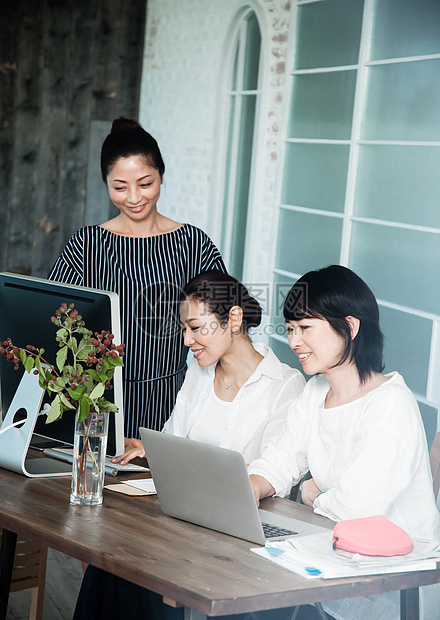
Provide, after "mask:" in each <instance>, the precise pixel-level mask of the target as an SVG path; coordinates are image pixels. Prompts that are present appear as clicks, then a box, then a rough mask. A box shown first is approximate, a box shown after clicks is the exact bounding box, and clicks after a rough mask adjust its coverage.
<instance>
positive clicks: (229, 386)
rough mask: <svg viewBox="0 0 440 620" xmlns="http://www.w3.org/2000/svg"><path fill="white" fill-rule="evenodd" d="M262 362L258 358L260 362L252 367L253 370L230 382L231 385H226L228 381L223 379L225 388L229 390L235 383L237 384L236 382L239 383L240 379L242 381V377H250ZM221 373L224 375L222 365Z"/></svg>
mask: <svg viewBox="0 0 440 620" xmlns="http://www.w3.org/2000/svg"><path fill="white" fill-rule="evenodd" d="M259 363H260V360H258V362H257V363H256V365H255V366H254V367H253V368H252V370H251V372H250V373H249V374H247V375H243V376H242V377H238V378H237V379H235V381H234V382H233V383H230V384H229V385H226V383H225V382H224V380H223V385H224V386H225V390H229V388H231V387H232V386H233V385H235V384H236V383H238V381H240V380H241V379H248V378H249V377H250V376H251V375H252V374H253V372H254V371H255V369H256V368H257V366H258V364H259ZM220 374H221V375H222V376H223V370H222V367H221V366H220Z"/></svg>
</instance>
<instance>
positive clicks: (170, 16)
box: [140, 0, 290, 283]
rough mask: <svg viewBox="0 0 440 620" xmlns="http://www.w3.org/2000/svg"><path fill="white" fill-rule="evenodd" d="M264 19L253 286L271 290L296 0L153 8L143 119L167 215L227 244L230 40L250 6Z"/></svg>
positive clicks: (186, 0) (209, 0) (188, 1)
mask: <svg viewBox="0 0 440 620" xmlns="http://www.w3.org/2000/svg"><path fill="white" fill-rule="evenodd" d="M246 6H251V7H253V8H254V9H255V10H256V13H257V15H258V17H259V18H260V24H261V28H262V36H263V50H264V51H263V70H264V81H263V85H262V91H263V96H262V101H263V106H262V110H261V115H260V118H259V124H258V130H259V139H258V142H257V144H258V158H257V160H258V162H259V163H258V175H257V178H256V182H255V191H254V195H253V200H252V204H251V208H250V212H249V217H250V231H251V233H250V234H251V236H252V239H251V243H249V244H247V248H249V252H250V253H251V255H249V253H248V256H247V262H246V269H245V272H244V276H243V279H244V280H245V281H247V282H248V283H249V282H269V281H270V266H271V257H272V253H273V245H274V240H275V238H276V230H275V225H276V218H275V217H274V215H275V213H276V182H277V162H278V158H279V147H280V144H279V131H280V123H281V112H282V99H283V93H284V82H285V65H286V55H287V40H288V29H289V18H290V3H289V2H287V1H286V0H282V1H281V0H259V1H252V2H251V3H245V2H237V0H148V6H147V28H146V38H145V51H144V64H143V72H142V83H141V101H140V121H141V123H142V124H143V126H144V127H145V128H146V129H147V130H149V131H150V132H151V133H152V134H153V135H154V136H155V138H156V139H157V140H158V142H159V145H160V148H161V150H162V154H163V157H164V160H165V165H166V172H165V178H164V186H163V191H162V196H161V199H160V210H161V211H162V212H163V213H164V214H166V215H168V216H169V217H172V218H174V219H176V220H178V221H181V222H190V223H193V224H195V225H197V226H200V227H201V228H203V229H204V230H206V232H208V234H210V235H211V237H212V238H213V239H214V241H215V242H216V243H219V242H220V222H221V218H220V219H219V216H218V214H217V213H215V212H213V210H214V209H219V203H218V197H217V196H216V195H215V193H216V192H218V187H219V183H220V185H221V184H222V183H223V184H224V183H227V179H220V178H219V166H218V137H219V131H220V132H221V131H225V132H226V130H227V128H226V127H222V126H221V124H220V125H219V122H220V119H221V106H222V102H223V101H224V97H225V93H224V88H225V87H224V83H223V80H222V75H223V69H224V63H225V59H226V51H227V49H228V46H229V45H230V44H231V38H230V34H231V31H232V30H233V26H234V23H235V21H236V20H237V19H239V17H238V16H239V12H240V10H241V9H243V7H246Z"/></svg>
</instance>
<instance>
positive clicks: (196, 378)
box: [113, 271, 305, 463]
mask: <svg viewBox="0 0 440 620" xmlns="http://www.w3.org/2000/svg"><path fill="white" fill-rule="evenodd" d="M261 315H262V310H261V307H260V305H259V303H258V301H257V300H256V299H255V298H254V297H252V296H251V295H250V294H249V292H248V290H247V289H246V287H245V286H243V284H241V283H240V282H238V280H236V279H235V278H233V277H232V276H230V275H228V274H226V273H222V272H220V271H208V272H204V273H202V274H200V275H199V276H196V277H195V278H193V279H192V280H191V281H190V282H189V283H188V284H187V285H186V286H185V288H184V290H183V295H182V302H181V304H180V318H181V325H182V329H183V332H184V342H185V345H186V346H188V347H190V349H191V352H192V354H193V357H194V359H193V360H192V361H191V364H190V366H189V368H188V371H187V374H186V377H185V381H184V383H183V385H182V388H181V389H180V391H179V393H178V395H177V400H176V404H175V407H174V409H173V411H172V414H171V416H170V418H169V419H168V421H167V422H166V423H165V426H164V428H163V431H164V432H166V433H171V434H173V435H178V436H180V437H188V438H189V439H194V440H196V441H202V442H204V443H209V444H213V445H217V446H221V447H224V448H229V449H231V450H237V451H238V452H241V454H243V456H244V458H245V460H246V462H247V463H250V462H251V461H252V460H254V459H256V458H258V457H259V456H260V454H261V452H262V450H263V449H264V448H265V447H266V445H267V443H268V441H269V439H270V438H271V437H272V436H274V435H276V434H277V433H278V432H279V431H280V430H281V428H282V426H283V424H284V422H285V419H286V416H287V410H288V407H289V405H290V403H291V402H292V400H294V399H295V398H296V397H297V396H298V395H299V394H300V393H301V392H302V390H303V388H304V384H305V380H304V377H303V376H302V374H301V373H300V372H299V371H298V370H296V369H293V368H290V366H287V364H283V363H281V362H280V360H279V359H278V358H277V357H276V355H275V354H274V352H273V351H272V350H271V349H270V348H269V347H268V346H266V345H264V344H259V343H255V344H254V343H252V340H251V338H250V336H249V329H250V328H252V327H257V326H258V325H259V324H260V322H261ZM134 456H144V451H143V448H142V444H141V443H140V442H139V440H136V439H134V440H133V439H132V440H130V443H129V444H128V445H127V450H126V452H125V454H124V455H123V456H122V457H116V458H115V459H113V460H114V461H119V460H120V461H121V462H124V463H125V462H127V461H129V460H130V459H131V458H133V457H134Z"/></svg>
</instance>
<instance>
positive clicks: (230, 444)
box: [163, 343, 305, 463]
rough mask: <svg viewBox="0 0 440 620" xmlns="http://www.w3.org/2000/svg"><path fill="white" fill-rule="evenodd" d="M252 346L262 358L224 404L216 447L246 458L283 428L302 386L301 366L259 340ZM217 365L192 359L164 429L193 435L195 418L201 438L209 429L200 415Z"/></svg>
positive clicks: (257, 450)
mask: <svg viewBox="0 0 440 620" xmlns="http://www.w3.org/2000/svg"><path fill="white" fill-rule="evenodd" d="M253 346H254V348H255V350H256V351H258V353H260V354H261V355H262V356H263V360H261V362H260V364H259V365H258V366H257V368H256V369H255V370H254V372H253V373H252V375H251V376H250V377H249V379H248V380H247V381H246V383H245V384H244V385H243V386H242V387H241V388H240V390H239V391H238V393H237V395H236V397H235V398H234V400H233V401H232V402H231V403H227V405H228V406H227V409H228V412H229V413H228V422H227V424H226V425H225V426H224V427H223V429H220V430H218V436H217V441H216V445H218V446H221V447H223V448H229V449H230V450H237V451H238V452H241V453H242V454H243V456H244V458H245V461H246V463H250V462H251V461H252V460H254V459H256V458H258V457H259V456H260V454H261V453H262V451H263V450H264V448H265V447H266V445H267V443H268V442H269V440H270V438H271V437H273V436H275V435H276V434H277V433H278V432H279V431H280V430H281V428H282V427H283V425H284V422H285V420H286V417H287V411H288V408H289V406H290V404H291V403H292V401H293V400H294V399H295V398H296V397H297V396H298V395H299V394H300V393H301V392H302V390H303V388H304V385H305V380H304V377H303V376H302V374H301V373H300V372H299V370H296V369H294V368H290V366H287V364H283V363H282V362H280V360H279V359H278V358H277V357H276V355H275V354H274V352H273V351H272V349H270V348H269V347H267V346H266V345H264V344H261V343H255V344H254V345H253ZM215 366H216V364H213V365H212V366H208V367H207V368H202V367H201V366H199V364H198V363H197V361H196V360H193V361H192V362H191V364H190V366H189V368H188V372H187V374H186V377H185V381H184V383H183V385H182V388H181V390H180V391H179V393H178V394H177V400H176V404H175V407H174V409H173V412H172V414H171V416H170V418H169V419H168V420H167V422H166V423H165V426H164V428H163V431H164V432H165V433H171V434H173V435H178V436H180V437H191V436H192V437H193V438H195V437H194V435H193V434H192V433H193V432H195V431H194V428H195V424H196V423H197V422H198V421H199V420H200V424H198V429H197V433H198V435H199V437H201V436H202V434H205V433H207V432H208V433H209V430H204V428H203V427H204V425H205V424H206V425H210V424H211V422H210V421H209V417H206V416H203V418H202V415H203V412H204V410H205V406H208V403H209V398H210V393H211V390H212V386H213V382H214V376H215ZM210 436H211V438H212V434H210ZM211 442H212V439H211V441H210V443H211Z"/></svg>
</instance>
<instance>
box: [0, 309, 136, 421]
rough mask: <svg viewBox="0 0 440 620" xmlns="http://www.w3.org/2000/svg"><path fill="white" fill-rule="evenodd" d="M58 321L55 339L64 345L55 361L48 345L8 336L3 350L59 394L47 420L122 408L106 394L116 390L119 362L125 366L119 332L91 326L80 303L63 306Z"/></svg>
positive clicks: (1, 348)
mask: <svg viewBox="0 0 440 620" xmlns="http://www.w3.org/2000/svg"><path fill="white" fill-rule="evenodd" d="M51 321H52V323H54V325H55V326H57V327H58V330H57V332H56V335H55V338H56V341H57V342H58V344H59V350H58V352H57V354H56V360H55V363H54V364H51V363H50V362H48V361H47V360H46V359H45V358H44V357H43V355H44V353H45V351H44V349H42V348H40V349H37V348H36V347H34V346H33V345H29V344H28V345H26V347H25V348H22V347H17V346H16V345H14V343H13V342H12V341H11V339H10V338H7V339H6V340H5V341H3V342H2V343H1V346H0V354H2V355H4V356H5V357H6V359H7V360H8V361H10V362H12V363H13V364H14V367H15V369H18V368H19V366H20V364H22V365H23V366H24V368H25V370H26V372H28V373H29V372H33V373H34V374H36V375H37V374H38V375H39V385H40V387H41V388H42V389H44V390H46V391H47V392H48V393H49V394H51V395H53V396H54V397H53V400H52V402H51V406H50V411H49V413H48V416H47V420H46V423H49V422H54V421H55V420H58V419H59V418H61V417H62V415H63V413H64V412H65V411H67V410H75V411H76V412H77V416H78V417H77V419H78V422H81V421H82V420H84V419H86V418H87V416H88V415H89V413H90V411H91V410H95V411H107V412H112V411H113V412H117V411H118V408H117V406H116V405H114V404H113V403H112V402H110V401H108V400H107V399H106V398H105V397H104V393H105V390H107V389H111V388H112V383H111V381H112V379H113V375H114V372H115V368H116V367H117V366H123V365H124V363H123V361H122V357H123V356H124V348H125V345H123V344H120V345H115V344H114V342H113V340H114V335H113V334H111V333H109V332H106V331H105V330H103V331H101V332H100V333H98V332H95V333H94V334H93V332H91V331H90V330H89V329H87V328H86V326H85V323H84V321H83V319H82V316H81V315H80V314H79V313H78V311H77V310H75V309H74V304H69V305H67V304H66V303H63V304H61V307H60V308H59V309H58V310H57V311H56V313H55V316H53V317H51Z"/></svg>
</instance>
